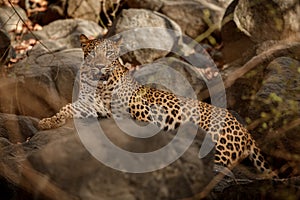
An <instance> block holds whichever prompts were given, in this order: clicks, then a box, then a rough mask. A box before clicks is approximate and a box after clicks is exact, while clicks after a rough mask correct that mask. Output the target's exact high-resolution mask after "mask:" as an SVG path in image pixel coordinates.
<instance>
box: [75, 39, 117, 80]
mask: <svg viewBox="0 0 300 200" xmlns="http://www.w3.org/2000/svg"><path fill="white" fill-rule="evenodd" d="M80 42H81V47H82V50H83V52H84V68H85V69H83V70H86V71H87V73H89V77H90V78H92V79H93V80H95V81H96V80H99V81H101V80H104V79H106V78H107V76H108V75H109V72H110V71H112V70H113V67H112V65H113V62H115V61H116V60H117V59H118V58H119V54H120V43H121V42H122V40H121V39H118V40H117V41H113V40H110V39H93V40H89V39H88V38H87V37H86V36H85V35H83V34H81V35H80Z"/></svg>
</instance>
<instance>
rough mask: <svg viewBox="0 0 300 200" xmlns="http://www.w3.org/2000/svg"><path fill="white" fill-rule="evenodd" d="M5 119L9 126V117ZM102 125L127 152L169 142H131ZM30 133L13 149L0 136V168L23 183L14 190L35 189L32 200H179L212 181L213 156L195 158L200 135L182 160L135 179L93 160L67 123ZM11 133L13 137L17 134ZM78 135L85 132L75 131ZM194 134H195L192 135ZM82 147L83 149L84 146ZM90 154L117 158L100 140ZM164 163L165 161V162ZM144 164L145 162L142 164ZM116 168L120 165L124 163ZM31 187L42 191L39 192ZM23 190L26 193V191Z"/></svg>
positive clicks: (109, 123)
mask: <svg viewBox="0 0 300 200" xmlns="http://www.w3.org/2000/svg"><path fill="white" fill-rule="evenodd" d="M1 117H2V118H4V119H5V118H6V119H7V117H10V115H9V116H8V115H6V114H1ZM7 120H8V121H9V118H8V119H7ZM23 120H27V121H28V119H26V118H21V119H20V122H19V123H21V121H23ZM30 123H31V122H30ZM83 123H84V124H86V123H88V126H89V127H92V126H94V125H93V123H98V122H97V121H95V122H90V121H85V122H83ZM100 125H101V128H102V129H103V131H104V133H105V134H106V136H107V137H109V139H110V140H111V141H112V142H113V143H114V144H116V145H118V146H119V147H121V148H122V149H124V150H130V151H131V152H140V153H141V152H145V153H146V152H151V151H153V150H155V149H160V147H161V146H164V145H166V144H168V143H169V141H170V140H172V138H173V135H172V134H171V133H164V132H162V133H159V134H158V135H155V136H154V137H152V138H149V139H134V138H132V137H130V136H128V135H127V134H124V132H122V131H120V129H119V127H118V126H116V124H115V123H114V122H113V120H108V119H105V120H101V121H100ZM121 125H122V124H121ZM123 125H124V124H123ZM28 126H30V124H28ZM77 126H78V124H77ZM0 128H1V127H0ZM2 128H5V127H2ZM31 131H32V134H34V135H33V136H32V137H31V138H30V140H28V141H25V142H23V143H20V144H12V143H10V142H9V141H8V140H6V142H4V140H5V139H2V137H1V140H0V141H2V142H1V145H0V148H1V151H0V154H1V156H0V158H1V159H0V162H1V166H3V167H5V168H6V169H9V170H12V171H13V172H14V173H15V174H14V176H17V177H16V179H15V180H22V181H21V182H22V183H21V184H19V183H18V182H13V184H14V185H15V187H21V188H23V187H25V186H24V185H22V184H30V183H31V184H33V188H31V189H32V190H34V191H29V192H33V194H32V195H33V196H34V197H35V199H43V197H45V196H46V197H47V198H49V197H50V199H56V198H57V197H58V196H57V195H58V191H59V192H60V193H61V194H64V195H65V196H63V197H62V198H61V199H64V197H74V198H75V199H76V198H79V199H87V200H88V199H99V198H100V199H149V200H150V199H178V198H183V197H189V196H192V195H194V194H196V193H198V192H200V191H201V190H202V189H203V188H204V187H205V186H206V185H207V184H208V182H209V181H210V180H211V178H212V176H213V172H212V169H213V159H212V155H213V151H212V152H211V154H210V155H209V156H207V157H206V158H205V159H202V160H200V159H199V158H198V151H199V145H201V140H202V139H201V138H203V135H201V134H200V135H199V137H198V136H197V138H196V140H195V141H194V143H193V145H192V146H191V147H190V148H189V149H188V150H187V151H186V152H185V153H184V155H183V156H182V157H181V158H179V159H178V160H176V161H175V162H174V163H172V164H170V165H169V166H168V167H166V168H163V169H160V170H158V171H154V172H148V173H143V174H134V173H124V172H120V171H117V170H115V169H112V168H109V167H107V166H105V165H104V164H103V163H101V162H99V161H98V160H96V159H95V158H94V157H92V156H91V154H90V153H89V152H88V151H87V149H86V148H85V147H84V146H83V145H82V141H81V140H80V138H81V137H82V135H81V137H80V138H79V137H78V135H77V133H76V130H75V129H74V127H73V123H71V122H70V123H68V124H67V125H66V126H64V127H61V128H58V129H53V130H49V131H43V132H36V130H31ZM91 131H92V129H91ZM186 131H187V133H186V134H189V133H188V131H189V129H186ZM28 132H30V131H28ZM10 134H11V135H13V134H16V132H12V133H10ZM28 134H29V133H28ZM79 134H86V133H82V132H79ZM87 134H88V133H87ZM99 134H100V131H99ZM192 134H194V133H193V132H192ZM89 135H90V136H88V138H85V139H84V140H85V141H89V140H90V141H95V140H97V141H98V139H97V138H93V136H92V135H93V134H89ZM178 142H179V141H178ZM84 144H85V145H87V143H86V142H85V143H84ZM178 145H181V143H180V142H179V143H177V146H174V150H175V149H176V148H178ZM93 151H94V152H95V151H101V154H107V156H108V157H107V159H109V160H111V161H112V162H114V163H116V164H117V163H119V162H120V158H119V159H118V154H115V155H114V154H111V153H110V149H109V148H108V146H107V144H105V143H103V142H101V141H99V146H94V147H93ZM113 155H114V156H113ZM157 159H158V158H157ZM165 159H166V160H167V158H165ZM128 162H130V160H128ZM138 162H139V161H138ZM123 164H124V163H123ZM128 164H129V165H130V163H127V164H126V165H128ZM142 164H144V163H143V162H142V163H141V165H142ZM120 165H121V166H122V163H120ZM133 167H134V166H133ZM28 170H29V171H30V172H31V173H33V174H31V176H32V177H27V178H28V179H26V180H24V179H23V178H22V177H24V176H26V173H28V172H29V171H28ZM0 172H1V170H0ZM6 172H7V171H6ZM6 172H4V174H3V171H2V172H1V176H2V177H4V178H8V179H7V181H12V180H10V179H9V178H11V177H10V175H9V174H6ZM36 176H37V177H39V179H40V181H44V182H38V180H39V179H37V180H31V178H33V177H36ZM2 181H3V180H2ZM35 184H38V185H40V184H42V185H44V186H43V187H38V185H35ZM50 186H51V187H54V186H55V187H54V188H55V189H53V190H54V191H51V192H52V195H53V196H52V197H51V196H49V194H51V192H49V191H47V189H49V187H50ZM174 188H176V189H174ZM23 189H27V190H28V188H23ZM48 192H49V193H48Z"/></svg>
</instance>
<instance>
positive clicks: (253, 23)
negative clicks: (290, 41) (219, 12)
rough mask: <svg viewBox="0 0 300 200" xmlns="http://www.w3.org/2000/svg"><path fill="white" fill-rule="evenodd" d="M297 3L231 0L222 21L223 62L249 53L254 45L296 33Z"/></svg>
mask: <svg viewBox="0 0 300 200" xmlns="http://www.w3.org/2000/svg"><path fill="white" fill-rule="evenodd" d="M299 15H300V3H299V1H297V0H291V1H281V0H280V1H278V0H276V1H275V0H274V1H259V2H256V3H253V2H252V1H249V0H240V1H238V0H235V1H233V2H232V3H231V4H230V6H229V7H228V8H227V10H226V12H225V15H224V17H223V22H222V24H223V25H222V30H221V34H222V40H223V42H224V48H223V50H222V52H223V54H224V59H225V62H226V63H229V62H232V61H234V60H235V59H238V58H242V57H246V56H250V57H251V56H253V54H254V52H255V48H256V46H255V45H257V44H260V43H262V42H265V41H274V40H280V39H286V38H288V37H293V35H298V34H299V29H300V24H299V20H298V19H299Z"/></svg>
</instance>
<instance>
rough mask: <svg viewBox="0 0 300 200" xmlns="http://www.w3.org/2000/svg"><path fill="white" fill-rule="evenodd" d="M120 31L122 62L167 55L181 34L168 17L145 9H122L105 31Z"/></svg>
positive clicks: (139, 60) (143, 61) (139, 62)
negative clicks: (109, 27)
mask: <svg viewBox="0 0 300 200" xmlns="http://www.w3.org/2000/svg"><path fill="white" fill-rule="evenodd" d="M115 34H121V35H122V38H123V41H124V42H123V44H122V46H123V49H124V53H127V54H126V55H124V56H123V57H122V58H123V59H124V61H125V62H131V63H136V64H146V63H151V62H153V61H154V60H156V59H158V58H161V57H164V56H166V55H167V54H168V53H169V52H170V51H171V49H172V47H173V45H174V43H175V42H176V41H177V40H178V39H177V38H178V37H180V35H181V29H180V27H179V26H178V25H177V24H176V23H175V22H173V21H172V20H170V19H169V18H168V17H166V16H164V15H162V14H160V13H157V12H153V11H149V10H145V9H128V10H125V9H124V10H122V12H121V13H120V15H119V16H118V18H117V19H116V21H115V22H114V24H113V27H112V29H110V31H109V33H108V35H109V36H113V35H115Z"/></svg>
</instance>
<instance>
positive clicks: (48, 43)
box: [0, 0, 300, 200]
mask: <svg viewBox="0 0 300 200" xmlns="http://www.w3.org/2000/svg"><path fill="white" fill-rule="evenodd" d="M24 2H25V1H20V5H21V4H22V3H24ZM27 2H28V1H27ZM30 2H33V1H30ZM91 2H94V1H72V3H71V1H68V0H58V1H48V3H49V4H48V7H47V9H46V10H45V12H44V11H38V12H37V13H32V12H31V11H32V9H33V10H34V9H38V8H39V6H41V5H39V3H45V1H34V4H29V7H26V6H24V5H23V6H22V8H24V9H25V10H26V12H25V11H24V10H22V9H21V8H20V7H17V6H16V9H17V10H20V12H19V13H20V14H21V16H22V17H23V19H24V20H26V23H28V24H29V25H30V26H31V25H34V22H39V23H40V25H44V24H48V25H47V26H43V27H42V30H40V31H34V30H35V29H33V27H27V28H25V27H24V25H23V24H22V23H21V21H20V19H19V18H17V17H16V15H15V13H14V10H13V9H11V8H10V7H2V6H1V7H0V8H1V9H2V10H1V11H3V12H0V22H1V28H4V31H6V32H8V33H9V34H6V35H5V37H4V38H6V40H5V41H4V40H3V41H4V42H5V45H4V46H5V47H4V48H6V47H7V46H8V44H9V42H10V43H11V44H12V48H14V50H15V52H16V54H17V57H16V58H15V59H10V60H9V61H8V64H7V65H3V68H2V69H1V71H0V94H1V95H0V195H1V196H0V198H1V200H2V199H5V200H6V199H18V200H19V199H22V200H24V199H25V200H31V199H62V200H64V199H67V200H70V199H99V198H101V199H181V198H185V197H192V196H194V195H195V196H194V199H199V198H198V196H199V194H198V195H197V193H199V192H201V194H202V195H203V193H204V194H205V195H204V196H205V197H206V198H207V199H240V198H242V197H243V198H245V199H267V198H271V199H299V197H300V194H299V175H300V168H299V166H300V163H299V155H300V152H299V149H300V138H299V134H298V133H299V131H300V129H299V127H300V121H299V113H300V109H299V107H300V105H299V87H300V86H299V80H300V78H299V75H300V71H299V66H300V63H299V57H300V45H299V41H300V39H299V38H298V39H297V33H299V29H298V28H299V26H298V25H299V22H298V21H299V20H298V21H297V19H298V18H297V16H299V6H298V2H296V1H294V0H290V1H281V0H277V1H275V0H274V1H268V2H263V1H261V2H258V4H254V5H253V6H251V5H249V2H250V1H247V0H239V1H233V3H232V4H231V5H230V6H229V7H228V6H227V4H228V3H229V2H230V1H222V0H213V1H196V0H193V1H180V0H176V1H169V0H155V1H150V0H142V1H140V0H139V1H138V0H127V1H126V2H125V1H122V2H123V3H124V2H125V3H124V4H123V3H121V4H117V1H113V0H112V1H111V0H106V1H105V2H106V5H104V6H106V8H107V9H108V10H109V9H112V8H111V7H110V6H109V5H112V4H111V2H113V5H118V6H120V7H114V8H113V9H116V10H115V11H116V12H115V13H112V12H111V10H109V12H108V17H109V18H110V19H112V20H113V25H114V26H113V27H110V28H109V26H108V20H107V17H106V16H105V14H104V13H103V7H102V8H100V7H99V6H100V5H101V4H100V2H102V3H103V2H104V1H102V0H101V1H98V2H97V4H95V6H93V11H92V12H89V11H91V9H90V8H91V7H90V6H89V5H90V3H91ZM1 3H2V1H0V4H1ZM6 3H7V1H6ZM76 3H82V4H81V6H78V7H76V5H77V4H76ZM295 3H296V4H295ZM1 5H2V4H1ZM6 5H7V4H6ZM14 5H16V4H15V3H14ZM78 5H79V4H78ZM84 5H85V6H84ZM34 6H36V7H34ZM75 7H76V8H78V10H76V9H75V10H74V9H73V8H75ZM225 7H227V9H226V13H225V17H224V18H223V27H222V38H219V37H218V36H217V37H215V36H216V35H215V34H218V33H217V32H213V33H209V31H211V30H210V28H209V27H211V25H212V27H218V23H219V22H220V19H219V17H220V16H221V15H220V13H222V12H224V9H223V8H225ZM133 8H134V9H133ZM39 9H40V10H42V9H41V8H39ZM99 9H100V11H99ZM125 9H126V10H125ZM269 9H271V10H269ZM29 11H30V12H29ZM77 11H78V12H77ZM208 11H209V12H208ZM267 11H270V12H267ZM26 13H27V14H28V15H30V17H29V19H31V20H33V24H31V22H30V21H28V17H27V15H26ZM111 14H112V15H111ZM114 14H115V15H116V16H117V17H116V18H115V17H114ZM179 14H180V15H179ZM231 14H232V16H233V17H232V18H231V19H229V21H226V20H227V18H226V17H227V16H230V15H231ZM270 15H271V16H272V17H269V16H270ZM62 18H63V19H64V20H57V19H62ZM65 18H76V19H65ZM78 18H85V19H89V20H90V21H87V20H83V19H78ZM100 19H101V20H100ZM7 20H8V21H7ZM99 20H100V21H103V22H104V25H105V26H106V27H105V28H101V27H100V26H99V25H98V22H99ZM206 20H208V21H211V22H212V23H213V24H209V23H208V21H206ZM52 21H54V22H53V23H50V22H52ZM225 22H226V23H225ZM251 24H252V25H253V26H252V25H251ZM149 26H152V27H154V28H152V29H149ZM145 27H147V29H148V30H147V31H145V32H144V33H143V34H141V32H139V30H141V28H145ZM106 28H109V30H108V31H109V34H105V33H106ZM138 28H139V29H138ZM166 28H169V29H171V30H175V32H176V33H179V34H175V35H174V34H172V32H173V31H170V30H169V31H166ZM154 29H155V30H156V31H157V30H160V32H159V31H158V32H155V31H153V30H154ZM29 30H31V31H33V33H29ZM144 30H145V29H144ZM151 30H152V31H153V32H151ZM124 31H128V33H129V34H127V35H126V34H124ZM203 31H205V32H206V34H208V35H205V34H204V35H205V37H204V39H203V40H205V39H208V40H209V38H210V39H211V38H215V39H216V40H217V41H216V42H217V43H218V44H222V45H220V46H218V44H214V45H212V47H208V48H206V49H207V50H208V51H210V50H211V49H212V50H211V51H210V53H212V54H214V55H217V56H212V58H213V59H215V61H217V62H218V63H219V64H217V66H218V68H215V66H216V65H215V64H214V63H213V61H212V60H210V59H207V58H208V56H207V53H206V52H204V51H201V50H200V52H201V53H200V55H197V56H195V54H194V53H195V52H194V51H195V50H198V49H192V50H191V49H189V48H188V47H193V45H195V43H191V40H188V39H187V38H188V37H184V36H182V35H181V33H182V32H183V33H186V34H188V35H190V36H192V37H196V36H197V34H202V33H203ZM207 31H208V32H207ZM121 32H122V33H123V34H122V35H123V36H124V37H123V40H124V41H125V45H124V46H123V47H124V49H122V50H124V52H126V51H127V53H128V51H131V50H136V49H135V48H137V47H145V46H146V47H149V48H152V50H153V49H155V51H150V50H149V49H146V50H144V51H134V52H129V53H128V54H127V55H124V56H127V57H126V60H125V61H133V62H134V64H141V63H142V64H144V66H141V67H140V66H139V65H138V66H135V65H134V64H132V65H130V66H131V67H132V68H133V69H134V70H135V71H133V72H134V73H133V74H135V75H136V76H137V78H138V79H139V81H142V82H143V81H144V82H150V83H158V84H160V85H159V87H162V88H163V87H164V84H166V86H165V87H166V88H168V87H169V86H170V88H168V89H171V90H174V92H175V93H177V94H181V95H182V94H183V95H184V96H185V95H190V94H192V93H195V94H196V95H197V97H198V98H199V99H203V100H205V101H206V102H211V103H212V104H214V105H216V104H215V103H216V102H215V101H214V100H215V99H218V101H219V102H221V104H222V103H223V104H225V106H226V105H228V106H229V108H230V109H233V110H234V111H236V112H235V113H236V114H234V115H235V116H240V118H241V120H240V121H246V124H248V129H249V130H250V132H251V133H252V135H253V137H254V138H255V139H256V141H257V143H258V145H259V146H260V147H261V149H262V151H263V153H264V155H265V156H266V158H267V160H268V161H269V162H270V164H271V165H272V167H273V168H275V170H277V171H278V172H279V175H280V177H281V178H284V179H276V180H272V181H267V180H256V179H257V178H258V177H259V174H257V173H255V169H254V168H252V167H251V164H249V163H248V162H247V160H245V161H244V162H243V163H241V164H239V165H238V166H237V167H235V168H234V169H233V170H232V173H231V172H229V173H228V176H229V177H225V178H224V179H222V180H221V181H219V180H218V181H216V184H213V183H212V182H210V181H211V180H212V178H215V177H214V175H215V174H214V173H213V171H212V164H213V162H212V160H213V159H212V157H213V152H211V154H209V156H207V157H205V158H204V159H202V160H200V159H199V157H198V153H199V148H200V146H201V144H202V140H203V136H204V134H203V133H201V131H199V133H198V134H197V136H196V138H195V139H194V140H193V144H192V145H191V146H190V148H189V149H188V150H187V151H186V152H185V154H184V155H183V156H181V157H180V158H179V159H177V160H176V161H175V162H173V163H172V164H170V165H168V166H167V167H165V168H162V169H160V170H157V171H154V172H148V173H142V174H134V173H125V172H120V171H117V170H114V169H111V168H110V167H108V166H106V165H105V163H106V162H99V161H98V160H97V159H96V158H95V157H93V156H95V155H97V154H93V153H95V152H101V153H102V155H104V156H106V158H108V160H106V161H109V162H110V163H112V164H114V165H115V166H117V167H120V168H122V169H126V167H127V166H128V165H129V166H130V164H131V163H132V162H135V161H139V162H142V163H146V162H147V159H143V158H142V159H136V160H135V159H133V160H130V159H129V158H130V157H128V156H127V155H125V156H123V157H118V156H119V155H118V154H117V153H114V152H111V151H109V150H110V149H109V148H108V147H109V146H108V144H107V143H105V140H104V139H103V137H102V138H101V139H100V140H99V137H100V136H101V135H100V136H99V135H98V134H100V133H102V132H101V130H99V127H98V129H97V130H94V129H92V127H94V126H93V125H98V121H93V122H90V121H84V123H85V124H86V126H84V127H86V128H88V129H89V131H79V130H80V129H78V123H79V122H78V121H76V123H73V122H72V120H71V121H69V122H68V123H67V124H66V125H65V126H63V127H60V128H58V129H53V130H48V131H39V130H37V129H36V127H37V122H38V120H39V119H40V118H42V117H48V116H51V115H53V114H54V113H55V112H57V111H58V109H60V108H61V107H62V106H63V105H65V104H66V103H67V102H71V101H72V98H73V95H72V93H73V90H74V89H75V91H76V88H77V83H76V80H75V77H76V74H77V72H78V69H79V67H80V64H81V62H82V57H83V55H82V51H81V49H80V44H79V39H78V36H79V34H81V33H84V34H86V35H87V36H88V37H90V38H99V37H114V34H116V33H121ZM292 33H295V34H296V36H295V37H294V38H293V36H292ZM8 35H9V37H8ZM298 35H299V34H298ZM150 36H151V37H150ZM153 36H154V37H153ZM286 37H288V38H286ZM9 38H10V40H11V41H9ZM32 40H38V41H36V42H34V43H33V44H32V43H30V44H31V47H33V48H32V49H31V50H30V51H28V49H30V48H27V49H26V50H24V46H22V45H16V44H15V42H16V41H18V42H20V44H22V43H23V42H24V43H23V44H27V42H28V41H32ZM203 40H202V41H203ZM1 41H2V40H1ZM205 41H206V40H205ZM209 41H210V40H209ZM194 42H195V41H194ZM210 43H211V41H210ZM211 44H212V43H211ZM151 45H152V46H151ZM177 45H179V46H177ZM201 45H202V44H201ZM158 46H159V47H163V48H162V49H163V50H166V49H167V51H157V49H160V48H157V47H158ZM205 46H207V45H205ZM1 47H2V46H1ZM25 47H26V45H25ZM181 47H183V48H181ZM20 49H21V50H22V51H23V53H22V56H19V55H20V54H21V53H20ZM220 49H222V53H223V54H224V55H225V57H222V56H220V55H221V54H220ZM160 50H161V49H160ZM170 51H172V53H169V52H170ZM214 52H216V53H214ZM2 54H3V53H2ZM5 56H6V55H3V57H5ZM216 57H217V58H216ZM1 58H2V55H1ZM7 58H9V56H8V57H7ZM21 58H22V59H21ZM204 58H205V59H204ZM224 58H225V60H224ZM20 59H21V60H20ZM189 59H190V60H193V61H195V62H193V63H192V65H193V66H192V65H191V64H188V63H190V62H189ZM217 59H218V60H217ZM11 60H12V61H11ZM14 62H16V63H14ZM145 63H147V64H145ZM224 63H226V65H224ZM145 66H150V68H148V69H147V68H144V67H145ZM163 66H168V67H167V68H168V70H167V71H164V72H162V71H161V70H162V69H163ZM139 68H140V69H139ZM215 69H219V71H220V73H217V76H216V77H219V78H220V75H222V78H223V80H224V82H221V83H222V84H221V85H210V86H209V87H211V86H215V87H213V88H214V89H216V91H217V93H216V94H217V95H218V94H219V93H218V90H220V88H221V90H223V91H224V89H225V88H226V96H225V97H227V101H226V99H225V100H224V99H222V98H219V97H220V96H212V93H211V91H208V90H206V85H207V83H209V81H210V80H212V82H213V81H214V80H216V77H215V76H214V73H215V72H216V71H214V70H215ZM175 70H176V72H177V73H178V74H180V75H179V76H178V77H180V78H178V77H177V78H174V76H172V74H171V73H170V72H172V71H175ZM182 80H183V82H180V81H182ZM185 81H187V82H189V83H188V84H187V85H190V86H192V90H191V91H189V90H186V88H185V84H183V83H184V82H185ZM228 83H229V84H228ZM222 94H224V93H222ZM75 96H76V94H74V97H75ZM209 97H210V98H209ZM226 103H228V104H226ZM221 104H220V105H221ZM218 105H219V104H218ZM238 118H239V117H238ZM99 122H100V127H101V128H102V130H103V131H104V132H105V134H106V136H107V138H108V139H109V140H110V141H112V142H113V143H114V144H115V145H116V146H118V147H119V148H120V149H123V150H124V151H130V152H135V153H145V152H155V150H157V149H160V148H161V147H163V146H165V145H167V144H169V143H170V141H171V140H172V139H174V137H175V135H178V132H177V134H176V133H175V132H172V133H169V132H168V133H164V132H161V133H159V134H156V135H155V136H153V137H150V138H147V139H141V138H135V137H134V136H129V134H133V133H132V132H131V131H128V130H127V129H122V130H123V132H122V131H121V130H120V129H121V128H124V127H125V128H126V127H127V128H128V127H130V128H131V126H132V124H130V123H124V122H123V124H118V125H116V124H115V123H114V122H113V120H111V119H100V120H99ZM87 123H88V124H87ZM121 125H122V126H121ZM138 125H139V126H145V124H138ZM147 129H148V126H146V130H147ZM91 130H92V131H91ZM126 130H127V131H126ZM151 130H152V129H151ZM190 131H191V130H190V129H189V128H186V129H184V133H186V136H188V135H189V133H191V132H190ZM124 132H125V133H124ZM141 133H144V132H143V131H136V133H135V134H141ZM83 136H84V137H83ZM95 136H99V137H95ZM175 141H176V142H177V143H176V144H177V145H175V148H174V150H178V149H180V148H181V147H182V146H180V142H178V141H177V140H175ZM85 142H89V143H88V145H87V143H85ZM90 145H91V146H90ZM86 147H91V148H86ZM92 155H93V156H92ZM167 155H173V153H171V154H167ZM169 157H170V156H165V157H162V158H163V159H159V158H161V157H158V159H154V160H153V162H151V165H152V164H156V163H159V162H158V161H159V160H162V161H166V160H167V159H169ZM98 159H99V158H98ZM124 159H125V160H126V161H127V162H122V161H123V160H124ZM131 161H132V162H131ZM106 164H107V163H106ZM151 165H147V167H149V166H151ZM132 168H133V169H137V165H134V166H132ZM222 169H223V168H222V167H220V166H217V167H216V168H215V170H217V171H220V170H222ZM234 178H236V179H234ZM249 179H252V180H249ZM208 182H210V183H211V184H208ZM206 186H209V187H211V188H207V187H206ZM206 189H207V190H206Z"/></svg>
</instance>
